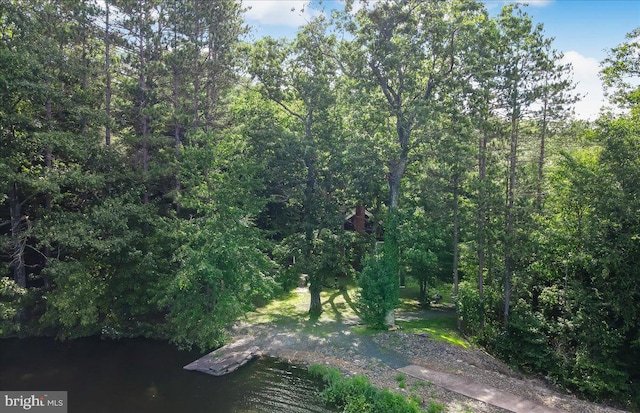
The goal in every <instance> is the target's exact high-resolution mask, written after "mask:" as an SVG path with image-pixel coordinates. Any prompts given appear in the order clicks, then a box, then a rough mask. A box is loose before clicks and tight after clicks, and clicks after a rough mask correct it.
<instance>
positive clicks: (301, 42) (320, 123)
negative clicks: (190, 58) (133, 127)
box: [251, 19, 335, 314]
mask: <svg viewBox="0 0 640 413" xmlns="http://www.w3.org/2000/svg"><path fill="white" fill-rule="evenodd" d="M325 30H326V29H325V23H324V22H323V21H322V20H321V19H317V20H314V21H313V22H311V23H309V24H308V25H307V26H305V27H304V28H303V30H302V31H300V32H299V33H298V36H297V37H296V39H295V41H294V42H292V43H289V44H286V43H285V42H278V41H275V40H273V39H270V38H267V39H264V40H261V41H259V42H257V43H256V44H255V45H254V49H253V50H252V53H251V54H252V63H251V72H252V74H253V75H254V76H255V77H256V78H257V79H258V80H259V81H260V83H261V85H262V90H263V92H264V94H265V96H266V97H267V98H268V99H271V100H273V101H274V102H275V103H276V104H278V105H279V106H280V107H281V108H282V109H283V110H284V111H285V112H286V113H287V114H288V115H289V116H291V117H292V119H293V120H295V124H296V127H295V129H297V133H298V134H299V135H300V140H299V144H300V145H301V148H302V150H301V154H302V159H300V161H301V162H302V163H303V164H304V167H305V175H306V177H305V180H304V199H303V203H302V221H303V222H302V226H303V230H304V240H305V241H304V247H303V249H302V253H303V257H304V259H305V262H306V264H307V265H309V267H310V268H311V267H316V266H315V265H314V264H313V263H312V261H313V259H314V256H315V255H316V254H314V248H313V245H314V238H317V237H318V236H319V231H320V229H321V227H322V222H321V221H320V220H319V219H318V217H319V210H320V209H319V207H320V199H319V193H318V164H319V161H320V160H319V157H320V156H321V154H322V151H330V150H331V149H330V148H329V147H328V143H329V140H330V139H331V122H332V119H331V113H330V109H331V108H332V107H333V105H334V104H335V94H334V91H333V90H332V89H333V82H334V80H333V79H334V77H335V67H334V65H333V61H332V60H331V59H329V58H328V56H327V55H326V54H325V53H324V51H325V50H326V48H330V47H331V44H332V42H333V39H332V38H331V37H327V36H326V35H325ZM318 242H320V241H318ZM323 280H324V274H323V272H322V271H318V272H316V273H311V274H309V282H310V285H309V291H310V293H311V304H310V307H309V312H310V313H312V314H317V313H320V312H321V311H322V306H321V302H320V292H321V290H322V282H323Z"/></svg>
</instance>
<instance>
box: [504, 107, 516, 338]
mask: <svg viewBox="0 0 640 413" xmlns="http://www.w3.org/2000/svg"><path fill="white" fill-rule="evenodd" d="M517 155H518V110H517V109H514V110H513V112H512V114H511V149H510V152H509V185H508V190H507V209H506V214H505V215H506V217H505V218H506V231H505V238H506V239H505V241H506V242H505V250H504V325H505V328H508V326H509V307H510V305H511V274H512V271H513V268H512V265H513V263H512V255H511V250H512V249H513V241H514V239H513V238H514V218H515V217H514V206H515V186H516V168H517V158H518V156H517Z"/></svg>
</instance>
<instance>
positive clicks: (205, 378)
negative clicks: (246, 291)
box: [0, 338, 331, 413]
mask: <svg viewBox="0 0 640 413" xmlns="http://www.w3.org/2000/svg"><path fill="white" fill-rule="evenodd" d="M200 356H201V354H200V353H197V352H187V351H179V350H177V349H176V347H175V346H173V345H171V344H168V343H165V342H160V341H153V340H145V339H123V340H101V339H99V338H87V339H80V340H72V341H66V342H58V341H55V340H52V339H47V338H31V339H9V340H0V390H25V391H46V390H49V391H54V390H65V391H67V392H68V399H69V413H84V412H86V413H147V412H148V413H151V412H154V413H164V412H166V413H181V412H184V413H200V412H202V413H205V412H207V413H227V412H228V413H241V412H242V413H244V412H247V413H248V412H252V413H273V412H278V413H298V412H299V413H302V412H305V413H306V412H317V413H328V412H331V410H328V409H326V408H324V407H322V403H320V402H319V400H318V398H317V396H316V394H317V391H318V390H319V389H320V383H319V382H318V381H317V380H314V379H311V378H310V377H309V375H308V373H307V371H306V369H304V368H298V367H296V366H291V365H289V364H287V363H283V362H280V361H277V360H274V359H260V360H257V361H253V362H251V363H249V364H248V365H246V366H244V367H241V368H240V369H239V370H238V371H236V372H234V373H231V374H229V375H226V376H222V377H214V376H209V375H207V374H203V373H198V372H192V371H185V370H182V366H184V365H185V364H188V363H190V362H191V361H193V360H195V359H197V358H198V357H200Z"/></svg>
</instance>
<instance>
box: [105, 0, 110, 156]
mask: <svg viewBox="0 0 640 413" xmlns="http://www.w3.org/2000/svg"><path fill="white" fill-rule="evenodd" d="M109 1H110V0H105V2H104V5H105V29H104V50H105V51H104V70H105V75H106V88H105V92H104V100H105V112H106V117H107V119H106V125H105V131H104V143H105V145H106V146H111V55H110V48H111V39H110V38H109V36H110V33H109V28H110V27H109Z"/></svg>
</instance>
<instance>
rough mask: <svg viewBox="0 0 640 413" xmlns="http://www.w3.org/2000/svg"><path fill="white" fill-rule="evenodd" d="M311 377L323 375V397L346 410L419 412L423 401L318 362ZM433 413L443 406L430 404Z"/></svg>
mask: <svg viewBox="0 0 640 413" xmlns="http://www.w3.org/2000/svg"><path fill="white" fill-rule="evenodd" d="M309 373H311V375H312V376H315V377H318V378H321V379H322V380H323V381H324V382H325V383H326V384H327V387H326V388H325V389H324V390H323V392H322V395H321V396H322V399H323V400H324V401H325V402H326V403H330V404H333V405H335V406H337V407H338V408H340V409H343V410H342V411H343V412H345V413H356V412H358V413H369V412H371V413H374V412H375V413H420V412H423V411H424V410H422V409H421V408H420V404H419V402H418V401H417V400H415V399H413V398H409V399H407V398H406V397H404V396H402V395H401V394H396V393H393V392H391V391H389V390H387V389H384V390H380V389H378V388H376V387H374V386H373V385H372V384H371V383H370V382H369V380H368V379H367V378H366V377H365V376H362V375H356V376H353V377H343V376H342V375H341V374H340V372H339V371H338V370H337V369H332V368H328V367H326V366H322V365H319V364H314V365H312V366H311V367H309ZM428 411H429V412H430V413H436V412H440V411H442V406H441V405H439V404H437V403H433V402H431V403H429V410H428Z"/></svg>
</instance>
